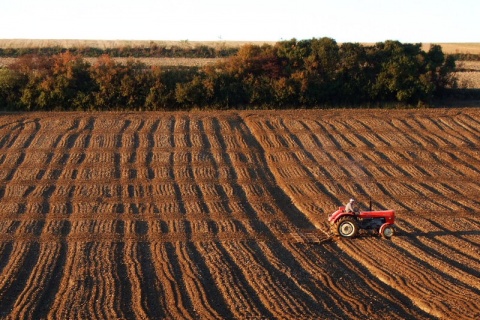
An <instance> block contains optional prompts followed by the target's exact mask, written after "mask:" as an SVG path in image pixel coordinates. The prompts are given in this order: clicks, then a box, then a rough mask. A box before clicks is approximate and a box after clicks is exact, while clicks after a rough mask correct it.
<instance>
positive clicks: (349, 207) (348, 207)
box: [345, 199, 358, 214]
mask: <svg viewBox="0 0 480 320" xmlns="http://www.w3.org/2000/svg"><path fill="white" fill-rule="evenodd" d="M345 212H346V213H350V212H353V213H354V214H358V208H357V207H356V206H355V199H350V201H349V202H348V203H347V205H346V206H345Z"/></svg>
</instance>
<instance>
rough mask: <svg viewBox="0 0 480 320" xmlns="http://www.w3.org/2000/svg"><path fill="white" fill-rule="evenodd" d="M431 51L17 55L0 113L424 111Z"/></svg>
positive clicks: (440, 57)
mask: <svg viewBox="0 0 480 320" xmlns="http://www.w3.org/2000/svg"><path fill="white" fill-rule="evenodd" d="M454 70H455V60H454V58H453V57H452V56H448V55H445V54H444V53H443V52H442V48H441V47H440V46H439V45H432V46H431V47H430V49H429V50H428V51H423V50H422V49H421V44H404V43H400V42H398V41H386V42H379V43H376V44H375V45H371V46H363V45H360V44H358V43H343V44H340V45H339V44H337V42H336V41H335V40H333V39H331V38H320V39H315V38H313V39H309V40H300V41H298V40H296V39H292V40H288V41H281V42H277V43H276V44H274V45H267V44H265V45H261V46H259V45H252V44H248V45H244V46H242V47H240V48H239V49H238V52H237V53H236V54H235V55H232V56H230V57H228V58H225V59H222V60H221V61H219V62H218V63H215V64H213V65H207V66H204V67H158V66H147V65H145V64H144V63H142V62H140V61H139V60H135V59H130V60H128V62H127V63H124V64H122V63H119V62H116V61H115V60H114V59H113V58H112V57H111V56H110V55H102V56H100V57H99V58H98V59H97V61H96V62H95V63H93V64H90V63H88V62H87V61H86V60H85V59H83V57H82V55H80V54H77V53H74V52H72V51H66V52H61V53H58V54H54V55H51V56H48V55H31V54H30V55H24V56H22V57H20V58H18V59H17V61H16V62H15V63H13V64H11V65H9V66H8V67H4V68H1V69H0V107H1V108H3V109H4V110H123V109H125V110H188V109H191V108H218V109H229V108H242V109H243V108H296V107H304V108H308V107H325V106H336V107H338V106H351V107H356V106H357V107H358V106H361V105H365V104H369V105H371V104H377V103H378V104H382V103H390V102H393V103H402V104H410V105H418V104H428V103H429V102H430V101H432V99H434V98H435V97H437V96H439V95H441V94H442V92H444V91H445V90H446V89H448V88H452V87H455V84H456V81H455V78H454V76H453V71H454Z"/></svg>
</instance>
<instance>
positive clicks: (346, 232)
mask: <svg viewBox="0 0 480 320" xmlns="http://www.w3.org/2000/svg"><path fill="white" fill-rule="evenodd" d="M337 233H338V234H339V235H340V236H342V237H344V238H353V237H355V236H356V235H357V234H358V223H357V221H356V220H355V219H354V218H352V217H344V218H341V219H340V220H338V222H337Z"/></svg>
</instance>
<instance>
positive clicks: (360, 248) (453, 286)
mask: <svg viewBox="0 0 480 320" xmlns="http://www.w3.org/2000/svg"><path fill="white" fill-rule="evenodd" d="M375 241H378V240H377V239H371V240H370V239H368V240H365V241H362V243H359V242H353V241H352V242H350V241H345V242H342V243H341V247H342V248H343V249H344V250H346V251H347V253H348V254H349V255H351V256H353V257H355V258H356V259H358V260H359V261H360V262H362V263H363V264H364V265H365V266H366V267H367V268H368V269H369V270H370V272H372V273H373V274H374V275H375V276H376V277H378V278H379V279H380V280H381V281H383V282H384V283H386V284H388V285H389V286H391V287H393V288H394V289H396V290H398V291H400V292H401V293H403V294H404V295H405V296H407V297H409V298H410V299H411V300H412V301H413V303H414V304H415V305H417V306H418V307H419V308H421V309H422V310H424V311H425V312H427V313H430V314H432V315H434V316H436V317H440V318H442V317H450V315H452V314H455V315H460V314H463V315H464V317H465V318H466V319H467V318H470V317H471V316H473V315H475V314H478V312H479V310H478V307H476V306H475V302H474V300H475V297H476V296H478V293H476V292H475V291H472V289H471V288H470V287H466V286H465V285H463V284H461V283H459V282H458V281H457V280H456V279H455V278H453V277H452V276H451V275H450V273H444V272H443V271H441V269H438V266H436V265H434V264H433V263H432V261H431V260H429V259H427V261H424V258H422V259H421V258H419V257H426V256H428V255H429V253H428V252H426V253H419V252H412V251H409V250H407V249H406V248H405V247H404V246H403V245H405V243H404V242H403V241H402V240H398V242H399V244H398V245H396V244H395V243H396V242H397V241H395V242H394V243H392V242H389V243H387V242H383V244H382V245H378V244H375V250H370V248H371V247H372V246H373V245H374V243H373V242H375ZM418 254H420V255H418ZM391 259H395V266H393V265H391V264H390V263H389V262H388V260H391ZM431 263H432V264H431ZM447 297H448V299H447Z"/></svg>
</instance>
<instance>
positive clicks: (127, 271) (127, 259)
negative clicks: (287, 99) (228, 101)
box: [0, 108, 480, 319]
mask: <svg viewBox="0 0 480 320" xmlns="http://www.w3.org/2000/svg"><path fill="white" fill-rule="evenodd" d="M479 145H480V112H479V111H478V109H474V108H473V109H435V110H432V109H431V110H411V111H410V110H408V111H407V110H396V111H392V110H356V111H353V110H329V111H323V110H312V111H298V110H297V111H268V112H267V111H265V112H260V111H255V112H254V111H241V112H233V111H230V112H190V113H160V112H158V113H19V114H4V115H2V116H0V205H1V211H0V301H1V303H0V318H12V319H19V318H31V319H40V318H61V319H72V318H82V319H88V318H92V319H121V318H123V319H134V318H138V319H147V318H152V319H159V318H169V319H174V318H175V319H177V318H181V319H198V318H202V319H204V318H205V319H210V318H215V319H225V318H226V319H232V318H239V319H245V318H255V319H258V318H261V319H265V318H268V319H271V318H281V319H287V318H288V319H349V318H350V319H352V318H368V319H432V318H445V319H478V318H480V305H479V304H478V300H479V298H480V281H479V279H480V271H479V270H480V258H479V256H480V249H479V248H480V215H479V213H480V212H479V211H478V208H479V207H480V200H478V195H479V192H480V182H479V181H480V169H479V168H480V149H479ZM351 196H355V197H357V198H358V199H359V200H363V201H365V200H366V199H368V198H369V197H371V198H372V199H373V200H374V207H376V208H390V209H395V210H396V212H397V225H398V231H399V232H398V234H397V235H396V236H394V237H393V238H392V239H391V240H385V239H381V238H378V237H376V236H371V235H361V236H359V237H358V238H355V239H352V240H345V239H339V238H337V237H332V236H331V234H330V232H329V229H328V225H327V222H326V220H327V215H328V214H329V213H331V212H332V211H334V210H335V209H336V207H337V206H339V205H341V204H342V203H343V202H345V201H346V200H347V199H348V198H350V197H351Z"/></svg>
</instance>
